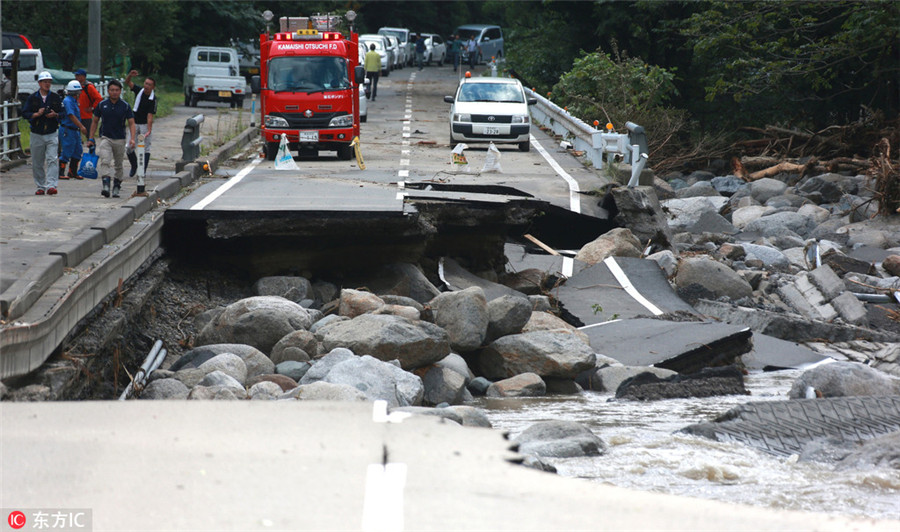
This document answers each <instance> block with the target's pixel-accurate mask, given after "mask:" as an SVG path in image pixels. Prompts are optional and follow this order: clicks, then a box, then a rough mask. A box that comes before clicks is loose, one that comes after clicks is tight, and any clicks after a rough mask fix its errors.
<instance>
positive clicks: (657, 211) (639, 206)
mask: <svg viewBox="0 0 900 532" xmlns="http://www.w3.org/2000/svg"><path fill="white" fill-rule="evenodd" d="M610 194H611V196H612V198H613V201H614V202H615V206H616V210H617V211H618V212H617V214H616V216H615V217H614V218H613V220H614V221H615V222H616V223H617V224H619V225H620V226H621V227H627V228H628V229H629V230H630V231H631V233H632V234H633V235H634V237H635V238H636V239H637V240H638V241H639V242H642V243H645V244H646V243H647V242H650V243H651V244H654V245H656V246H659V247H661V248H663V249H670V248H671V247H672V231H671V230H670V229H669V225H668V223H667V220H666V216H665V213H664V212H663V210H662V207H661V206H660V203H659V199H658V198H657V196H656V192H655V191H654V189H653V187H648V186H638V187H616V188H614V189H612V190H611V191H610ZM638 249H641V246H640V245H639V246H638Z"/></svg>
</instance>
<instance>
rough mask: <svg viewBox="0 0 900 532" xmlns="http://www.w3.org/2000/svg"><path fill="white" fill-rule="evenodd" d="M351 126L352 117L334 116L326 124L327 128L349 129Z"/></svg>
mask: <svg viewBox="0 0 900 532" xmlns="http://www.w3.org/2000/svg"><path fill="white" fill-rule="evenodd" d="M352 125H353V115H341V116H336V117H334V118H332V119H331V121H330V122H328V127H350V126H352Z"/></svg>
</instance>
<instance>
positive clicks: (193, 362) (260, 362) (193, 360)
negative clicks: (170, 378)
mask: <svg viewBox="0 0 900 532" xmlns="http://www.w3.org/2000/svg"><path fill="white" fill-rule="evenodd" d="M222 353H232V354H234V355H237V356H239V357H240V358H241V360H243V361H244V365H245V366H246V368H247V376H246V378H247V379H250V378H252V377H255V376H257V375H265V374H267V373H275V364H274V363H273V362H272V361H271V360H270V359H269V357H267V356H266V355H264V354H263V353H262V352H261V351H260V350H259V349H257V348H255V347H253V346H250V345H245V344H211V345H204V346H202V347H195V348H194V349H191V350H190V351H188V352H187V353H185V354H183V355H182V356H181V358H179V359H178V360H176V361H175V363H174V364H172V365H171V366H170V367H169V369H170V370H172V371H175V372H180V371H181V370H183V369H190V368H199V367H200V366H201V365H202V364H203V363H204V362H206V361H207V360H209V359H211V358H213V357H215V356H217V355H221V354H222ZM200 373H201V378H202V375H203V372H200ZM179 380H180V379H179ZM198 382H199V381H198ZM195 384H196V383H195ZM189 386H190V385H189Z"/></svg>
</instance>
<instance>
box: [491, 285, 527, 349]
mask: <svg viewBox="0 0 900 532" xmlns="http://www.w3.org/2000/svg"><path fill="white" fill-rule="evenodd" d="M487 311H488V328H487V337H486V341H488V342H492V341H494V340H496V339H497V338H500V337H501V336H507V335H510V334H517V333H520V332H522V327H524V326H525V324H526V323H528V320H529V319H531V303H530V302H529V301H528V300H527V299H525V298H524V297H516V296H511V295H503V296H500V297H498V298H495V299H492V300H491V301H489V302H488V304H487Z"/></svg>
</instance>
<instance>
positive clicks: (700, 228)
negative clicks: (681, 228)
mask: <svg viewBox="0 0 900 532" xmlns="http://www.w3.org/2000/svg"><path fill="white" fill-rule="evenodd" d="M687 230H688V231H689V232H691V233H694V234H697V235H699V234H703V233H722V234H726V235H733V234H735V233H737V232H738V230H737V229H736V228H735V227H734V226H733V225H732V224H731V222H729V221H728V220H727V219H725V217H724V216H722V215H720V214H716V213H714V212H704V213H703V214H702V215H700V219H699V220H697V223H695V224H694V225H692V226H690V227H688V228H687Z"/></svg>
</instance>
